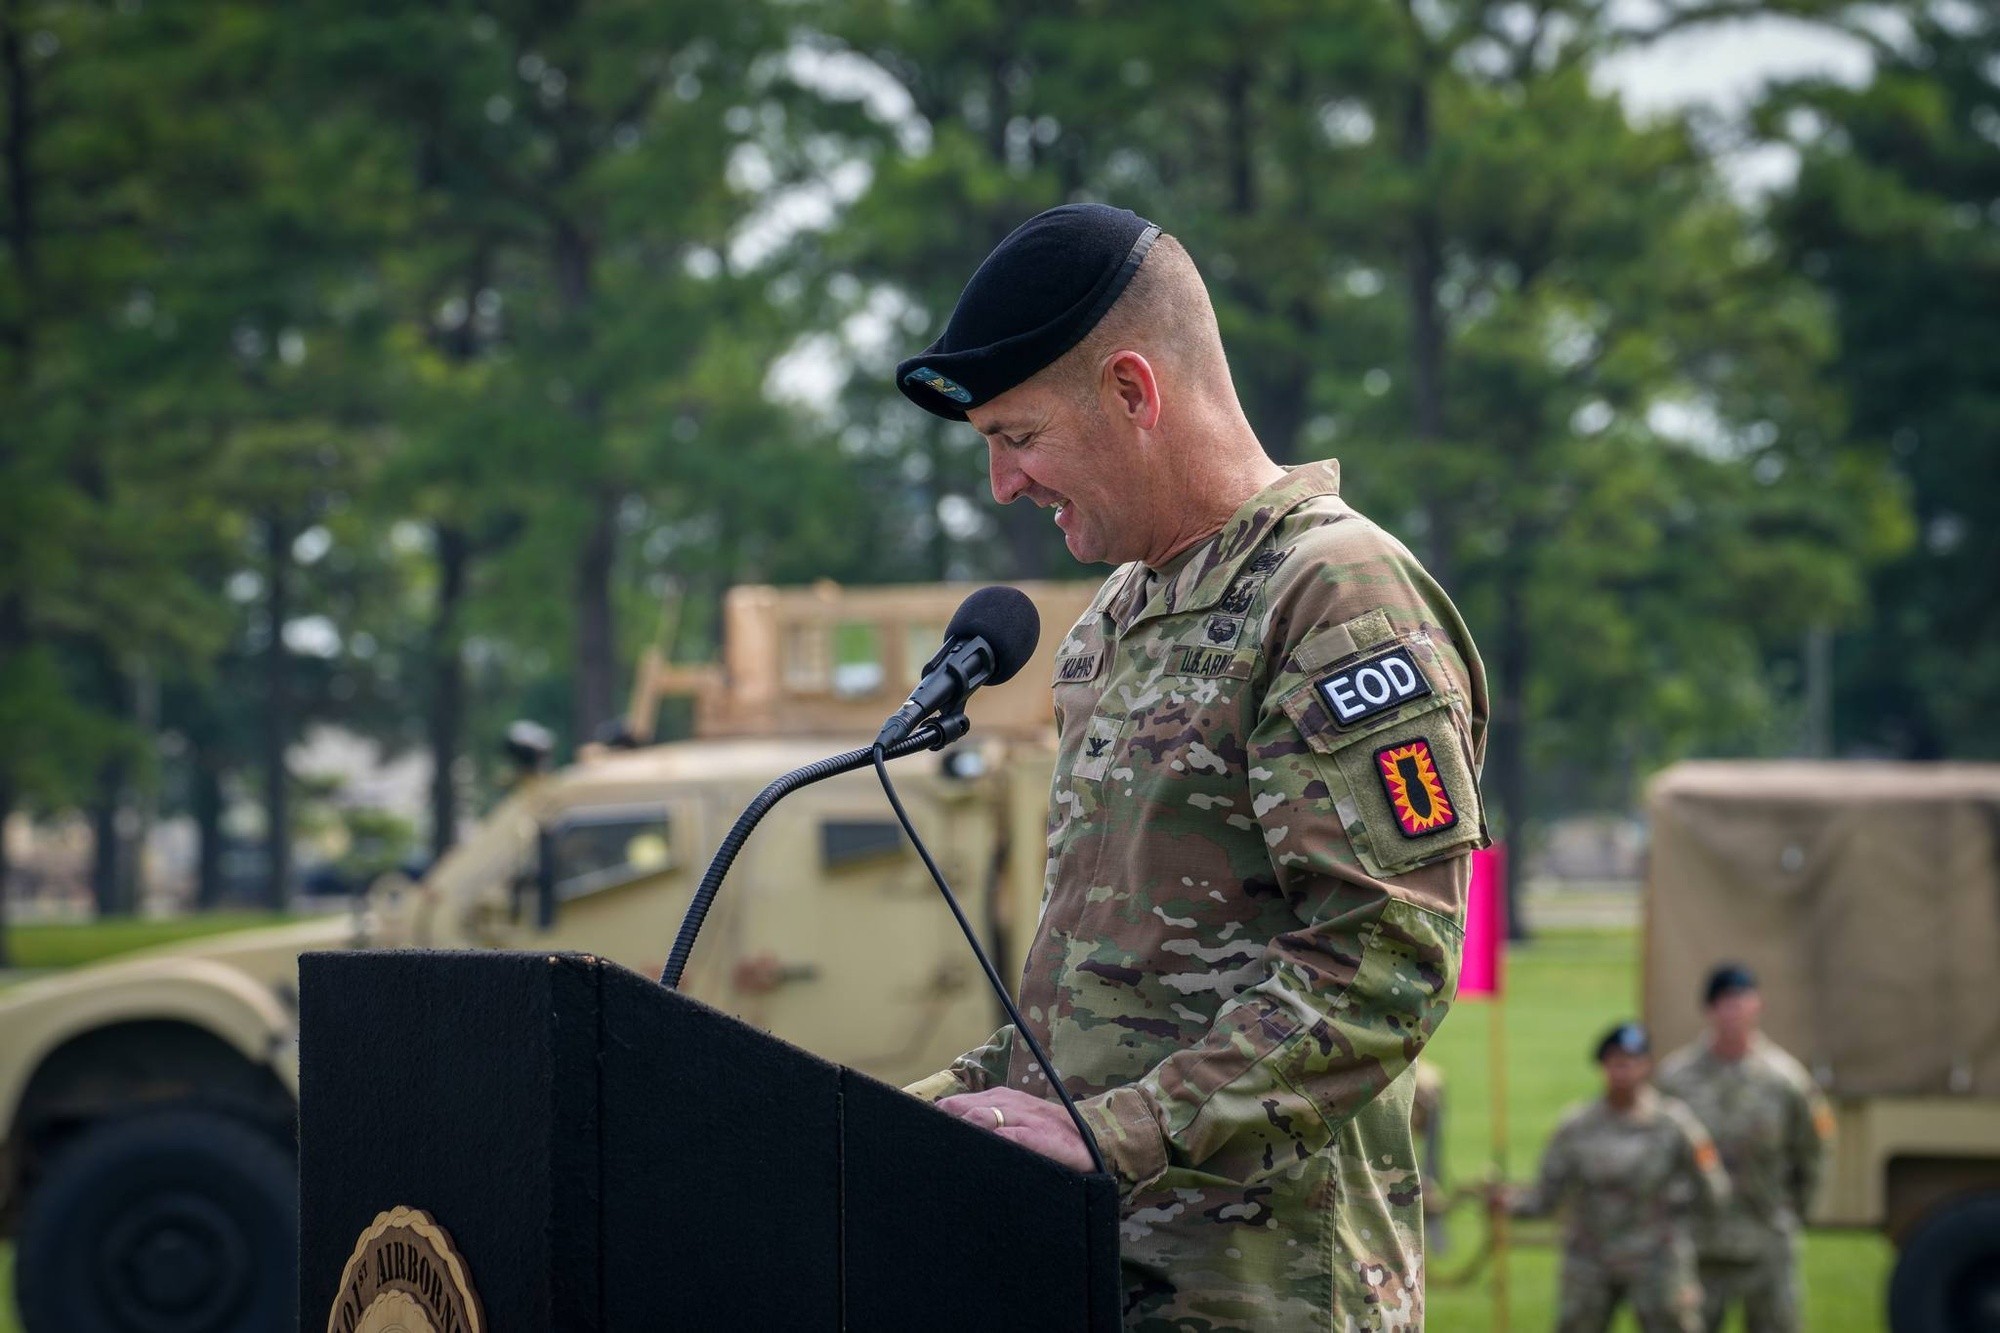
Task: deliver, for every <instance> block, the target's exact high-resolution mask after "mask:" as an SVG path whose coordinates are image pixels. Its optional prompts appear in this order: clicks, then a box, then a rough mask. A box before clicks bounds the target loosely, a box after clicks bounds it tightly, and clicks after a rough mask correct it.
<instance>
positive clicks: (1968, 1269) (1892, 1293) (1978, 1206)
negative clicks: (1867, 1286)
mask: <svg viewBox="0 0 2000 1333" xmlns="http://www.w3.org/2000/svg"><path fill="white" fill-rule="evenodd" d="M1889 1327H1890V1328H1891V1329H1893V1330H1894V1333H2000V1194H1978V1195H1974V1196H1973V1197H1971V1198H1967V1199H1960V1200H1958V1201H1957V1202H1955V1203H1948V1204H1945V1205H1943V1206H1942V1207H1940V1208H1938V1209H1937V1210H1936V1211H1934V1212H1932V1213H1931V1214H1930V1215H1929V1216H1928V1217H1926V1218H1924V1220H1923V1221H1921V1222H1919V1223H1918V1224H1917V1226H1916V1229H1915V1230H1913V1231H1911V1232H1910V1234H1909V1235H1908V1236H1907V1237H1906V1238H1905V1239H1904V1241H1903V1248H1902V1252H1901V1253H1900V1254H1898V1255H1897V1256H1896V1271H1895V1272H1894V1273H1893V1274H1891V1275H1890V1278H1889Z"/></svg>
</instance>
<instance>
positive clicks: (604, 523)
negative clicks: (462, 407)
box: [550, 218, 620, 745]
mask: <svg viewBox="0 0 2000 1333" xmlns="http://www.w3.org/2000/svg"><path fill="white" fill-rule="evenodd" d="M550 259H551V262H552V263H553V265H554V268H555V280H556V296H557V299H558V300H559V302H560V303H561V306H562V312H563V318H564V320H565V322H566V323H567V324H568V326H569V328H570V330H571V332H572V334H573V335H574V338H573V342H574V349H573V350H574V351H575V352H576V353H577V354H578V356H579V358H581V356H582V355H583V354H584V353H586V352H587V351H588V348H589V343H590V331H589V325H588V314H589V309H590V304H591V295H592V287H593V281H594V277H593V273H592V265H593V263H594V262H595V251H594V247H593V246H592V244H591V241H590V238H589V237H588V236H586V235H585V234H584V232H583V230H582V228H580V227H578V226H577V225H576V224H575V223H574V222H571V221H570V220H569V219H567V218H558V219H557V220H556V223H555V231H554V235H553V238H552V249H551V253H550ZM601 408H602V404H601V403H600V402H599V400H598V397H597V394H596V392H595V391H594V390H588V389H585V390H579V391H578V392H577V393H576V396H575V398H574V400H573V408H572V410H573V414H574V415H575V417H576V420H577V430H578V433H579V434H580V435H581V436H582V437H583V438H584V439H585V440H587V441H588V448H589V449H591V450H592V451H593V452H594V451H595V450H596V449H597V448H598V447H599V446H600V445H601V444H602V443H603V441H602V435H603V423H602V421H601V420H600V416H601V414H602V413H601ZM604 466H606V467H607V468H608V466H609V465H608V463H606V464H605V465H604ZM619 499H620V492H619V488H618V486H616V485H615V484H614V483H613V482H611V481H610V480H608V479H606V478H605V477H604V476H603V475H602V474H601V473H600V475H599V477H598V482H597V487H596V491H595V493H594V494H593V496H592V499H591V512H590V515H589V518H588V520H587V524H588V526H587V527H586V528H585V531H584V538H583V548H582V549H581V550H580V551H578V552H577V559H576V567H575V572H574V577H575V585H574V592H575V595H576V644H575V646H576V661H575V663H574V666H573V672H574V685H573V694H572V700H573V702H572V709H573V713H574V716H573V717H572V719H571V721H572V724H573V726H574V729H575V740H576V743H577V744H578V745H581V744H583V743H584V742H586V741H588V740H590V739H591V738H592V737H593V736H595V735H596V732H597V728H598V727H599V726H601V725H602V724H603V723H604V722H605V721H606V720H607V719H609V718H610V717H611V716H612V714H613V711H614V710H615V709H616V707H617V703H616V699H615V694H616V684H615V683H616V680H617V666H618V664H617V662H616V661H615V660H614V655H615V653H616V651H617V648H616V642H615V638H616V635H615V632H614V628H613V619H612V613H611V573H612V566H613V564H614V563H615V561H616V558H617V554H618V501H619Z"/></svg>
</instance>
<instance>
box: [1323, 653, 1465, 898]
mask: <svg viewBox="0 0 2000 1333" xmlns="http://www.w3.org/2000/svg"><path fill="white" fill-rule="evenodd" d="M1284 707H1285V711H1286V712H1287V713H1288V714H1289V715H1290V716H1291V718H1292V721H1293V722H1294V723H1295V724H1296V725H1297V726H1298V728H1299V733H1300V736H1301V737H1302V738H1303V739H1304V741H1305V743H1306V745H1307V747H1308V748H1309V749H1311V751H1312V753H1313V758H1314V762H1315V764H1316V765H1317V766H1318V768H1319V771H1320V776H1321V778H1322V779H1324V781H1325V782H1326V786H1327V792H1328V795H1329V796H1330V798H1331V799H1332V800H1333V802H1334V811H1335V814H1336V815H1337V816H1338V818H1339V820H1340V822H1341V825H1342V827H1343V829H1344V830H1345V831H1346V834H1347V838H1348V841H1349V843H1351V844H1352V846H1353V848H1354V852H1355V855H1356V856H1357V857H1358V858H1359V859H1360V861H1361V865H1362V868H1363V869H1364V870H1366V871H1367V872H1368V873H1369V874H1371V875H1374V876H1376V877H1377V878H1383V879H1386V878H1390V877H1393V876H1396V875H1401V874H1406V873H1408V872H1409V871H1412V870H1415V869H1416V868H1418V867H1419V866H1423V865H1427V864H1429V863H1430V862H1432V861H1438V860H1442V859H1444V858H1445V857H1448V856H1455V855H1458V854H1460V853H1462V852H1467V851H1470V850H1472V849H1473V848H1476V847H1484V846H1486V844H1487V843H1488V842H1489V841H1490V839H1489V838H1488V837H1487V834H1486V812H1485V809H1484V806H1483V805H1482V803H1481V802H1480V799H1479V781H1478V775H1477V773H1476V771H1475V770H1474V768H1473V764H1472V759H1471V747H1470V746H1469V745H1468V743H1467V740H1466V738H1465V736H1464V735H1463V734H1462V732H1461V729H1460V726H1459V724H1458V721H1457V714H1456V711H1455V710H1454V709H1453V708H1452V707H1451V704H1450V700H1449V699H1447V698H1445V697H1444V696H1442V695H1438V694H1426V695H1424V696H1420V697H1416V698H1413V699H1412V700H1411V701H1410V702H1409V703H1407V704H1404V705H1403V706H1401V707H1397V708H1393V709H1389V710H1386V711H1384V712H1382V713H1381V714H1379V715H1377V716H1374V717H1370V718H1368V719H1367V720H1366V721H1365V722H1363V723H1362V724H1361V725H1359V726H1353V727H1347V728H1342V727H1340V726H1337V725H1335V723H1334V720H1333V718H1332V715H1331V711H1330V708H1331V706H1330V705H1329V703H1328V700H1327V695H1326V691H1324V690H1321V689H1320V688H1319V687H1318V683H1317V682H1312V681H1308V682H1306V683H1304V684H1302V685H1300V686H1298V687H1297V688H1295V689H1293V690H1292V691H1291V692H1290V693H1288V694H1287V695H1286V696H1285V700H1284Z"/></svg>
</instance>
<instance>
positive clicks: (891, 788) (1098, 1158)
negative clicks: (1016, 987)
mask: <svg viewBox="0 0 2000 1333" xmlns="http://www.w3.org/2000/svg"><path fill="white" fill-rule="evenodd" d="M872 755H873V758H874V760H875V776H876V777H877V778H879V779H881V782H882V794H883V795H884V796H887V797H888V798H889V808H890V809H892V810H894V811H895V812H896V819H897V822H899V823H900V824H902V826H903V832H904V833H905V834H907V835H908V836H909V839H910V845H911V846H912V847H915V848H916V849H917V855H918V856H920V857H922V858H923V862H924V869H926V870H928V871H930V872H931V883H933V884H935V885H937V888H938V892H939V893H941V894H943V895H944V901H945V905H946V906H947V907H949V908H951V915H952V918H953V919H954V920H956V921H957V922H958V928H959V930H960V931H961V932H962V933H963V934H964V935H965V942H966V943H967V944H969V945H971V946H972V953H973V956H974V957H975V958H977V959H978V960H979V966H980V967H982V968H984V969H985V970H986V983H987V984H988V985H989V986H991V987H992V988H993V993H994V994H995V995H997V996H999V997H1000V1003H1001V1005H1002V1006H1003V1007H1005V1009H1006V1010H1007V1021H1008V1022H1010V1023H1012V1024H1013V1025H1014V1033H1015V1035H1016V1036H1018V1037H1020V1039H1021V1040H1022V1041H1024V1042H1026V1043H1028V1051H1029V1053H1030V1054H1032V1055H1033V1056H1034V1057H1035V1063H1036V1064H1037V1065H1040V1066H1041V1070H1042V1077H1044V1078H1046V1079H1047V1080H1048V1081H1049V1086H1050V1087H1052V1088H1054V1089H1055V1090H1056V1096H1058V1097H1060V1098H1062V1104H1063V1109H1064V1110H1065V1111H1068V1112H1069V1118H1070V1123H1072V1124H1074V1125H1075V1126H1076V1132H1077V1133H1078V1134H1080V1135H1081V1136H1082V1137H1083V1146H1084V1147H1085V1148H1088V1149H1089V1150H1090V1162H1091V1165H1092V1166H1093V1167H1095V1168H1096V1170H1097V1172H1098V1174H1099V1175H1109V1174H1111V1172H1110V1169H1109V1168H1108V1167H1106V1166H1105V1165H1104V1152H1103V1150H1102V1149H1100V1148H1099V1147H1098V1146H1097V1136H1096V1135H1094V1134H1092V1133H1091V1132H1090V1126H1088V1125H1086V1124H1084V1123H1083V1114H1082V1113H1081V1112H1080V1111H1078V1110H1077V1109H1076V1101H1075V1100H1074V1099H1073V1098H1072V1097H1071V1096H1070V1095H1069V1089H1068V1088H1065V1087H1064V1086H1063V1081H1062V1078H1061V1077H1060V1076H1059V1075H1058V1074H1057V1073H1056V1067H1055V1066H1054V1065H1053V1064H1051V1063H1050V1062H1049V1057H1048V1055H1047V1054H1046V1053H1045V1052H1044V1051H1043V1050H1042V1045H1041V1043H1040V1042H1038V1041H1036V1040H1035V1034H1034V1033H1032V1032H1030V1031H1028V1025H1027V1024H1026V1023H1025V1022H1023V1021H1022V1020H1021V1011H1020V1010H1019V1009H1017V1008H1015V1007H1014V997H1013V996H1012V995H1009V994H1008V993H1007V986H1006V983H1004V982H1002V981H1001V980H1000V973H999V972H997V971H996V970H995V969H994V967H993V960H992V959H990V958H988V957H987V956H986V950H985V949H984V948H982V947H981V946H980V943H979V936H977V935H976V934H974V933H973V930H972V923H971V922H970V921H967V920H966V919H965V910H964V909H963V908H961V907H960V906H959V905H958V895H957V894H955V893H953V892H952V891H951V885H949V884H947V883H945V878H944V872H943V871H942V870H939V869H938V864H937V862H936V861H934V860H932V859H931V849H930V848H928V847H926V846H924V840H923V839H922V838H920V837H918V836H917V829H916V826H915V825H914V824H912V823H910V816H909V813H908V812H907V811H905V810H904V809H903V802H902V800H901V799H900V798H898V797H897V795H896V784H895V783H893V782H891V781H889V766H888V765H887V764H885V763H884V762H883V760H884V758H886V756H885V754H884V753H883V749H882V747H881V746H880V745H877V746H875V747H874V750H873V751H872Z"/></svg>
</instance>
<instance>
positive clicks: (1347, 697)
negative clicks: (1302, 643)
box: [1317, 645, 1431, 729]
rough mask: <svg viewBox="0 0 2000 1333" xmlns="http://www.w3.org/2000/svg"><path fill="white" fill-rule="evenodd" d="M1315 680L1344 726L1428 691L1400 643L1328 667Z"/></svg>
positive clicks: (1331, 713)
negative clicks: (1349, 662)
mask: <svg viewBox="0 0 2000 1333" xmlns="http://www.w3.org/2000/svg"><path fill="white" fill-rule="evenodd" d="M1317 684H1318V689H1319V695H1320V698H1321V699H1322V700H1324V701H1325V703H1326V709H1327V713H1328V715H1329V716H1331V717H1332V718H1333V723H1334V725H1335V726H1337V727H1341V728H1343V729H1344V728H1347V727H1351V726H1353V725H1354V724H1356V723H1357V722H1366V721H1367V720H1368V719H1369V718H1371V717H1374V716H1375V715H1376V714H1378V713H1386V712H1388V711H1389V710H1390V709H1391V708H1400V707H1401V706H1402V705H1404V704H1406V703H1408V702H1410V700H1412V699H1421V698H1423V697H1424V696H1425V695H1427V694H1429V693H1430V692H1431V684H1430V682H1429V681H1427V680H1425V679H1424V673H1423V672H1422V671H1421V670H1420V669H1418V667H1417V663H1416V659H1415V658H1413V657H1411V656H1410V650H1409V649H1408V648H1405V647H1403V646H1401V645H1398V646H1396V647H1394V648H1391V649H1389V651H1387V652H1385V653H1377V654H1375V656H1373V657H1366V658H1363V659H1362V660H1361V661H1359V662H1355V663H1352V664H1350V665H1348V666H1343V667H1340V668H1338V669H1336V670H1334V671H1331V672H1329V673H1327V674H1326V675H1325V676H1323V677H1321V678H1320V680H1319V681H1318V682H1317Z"/></svg>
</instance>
